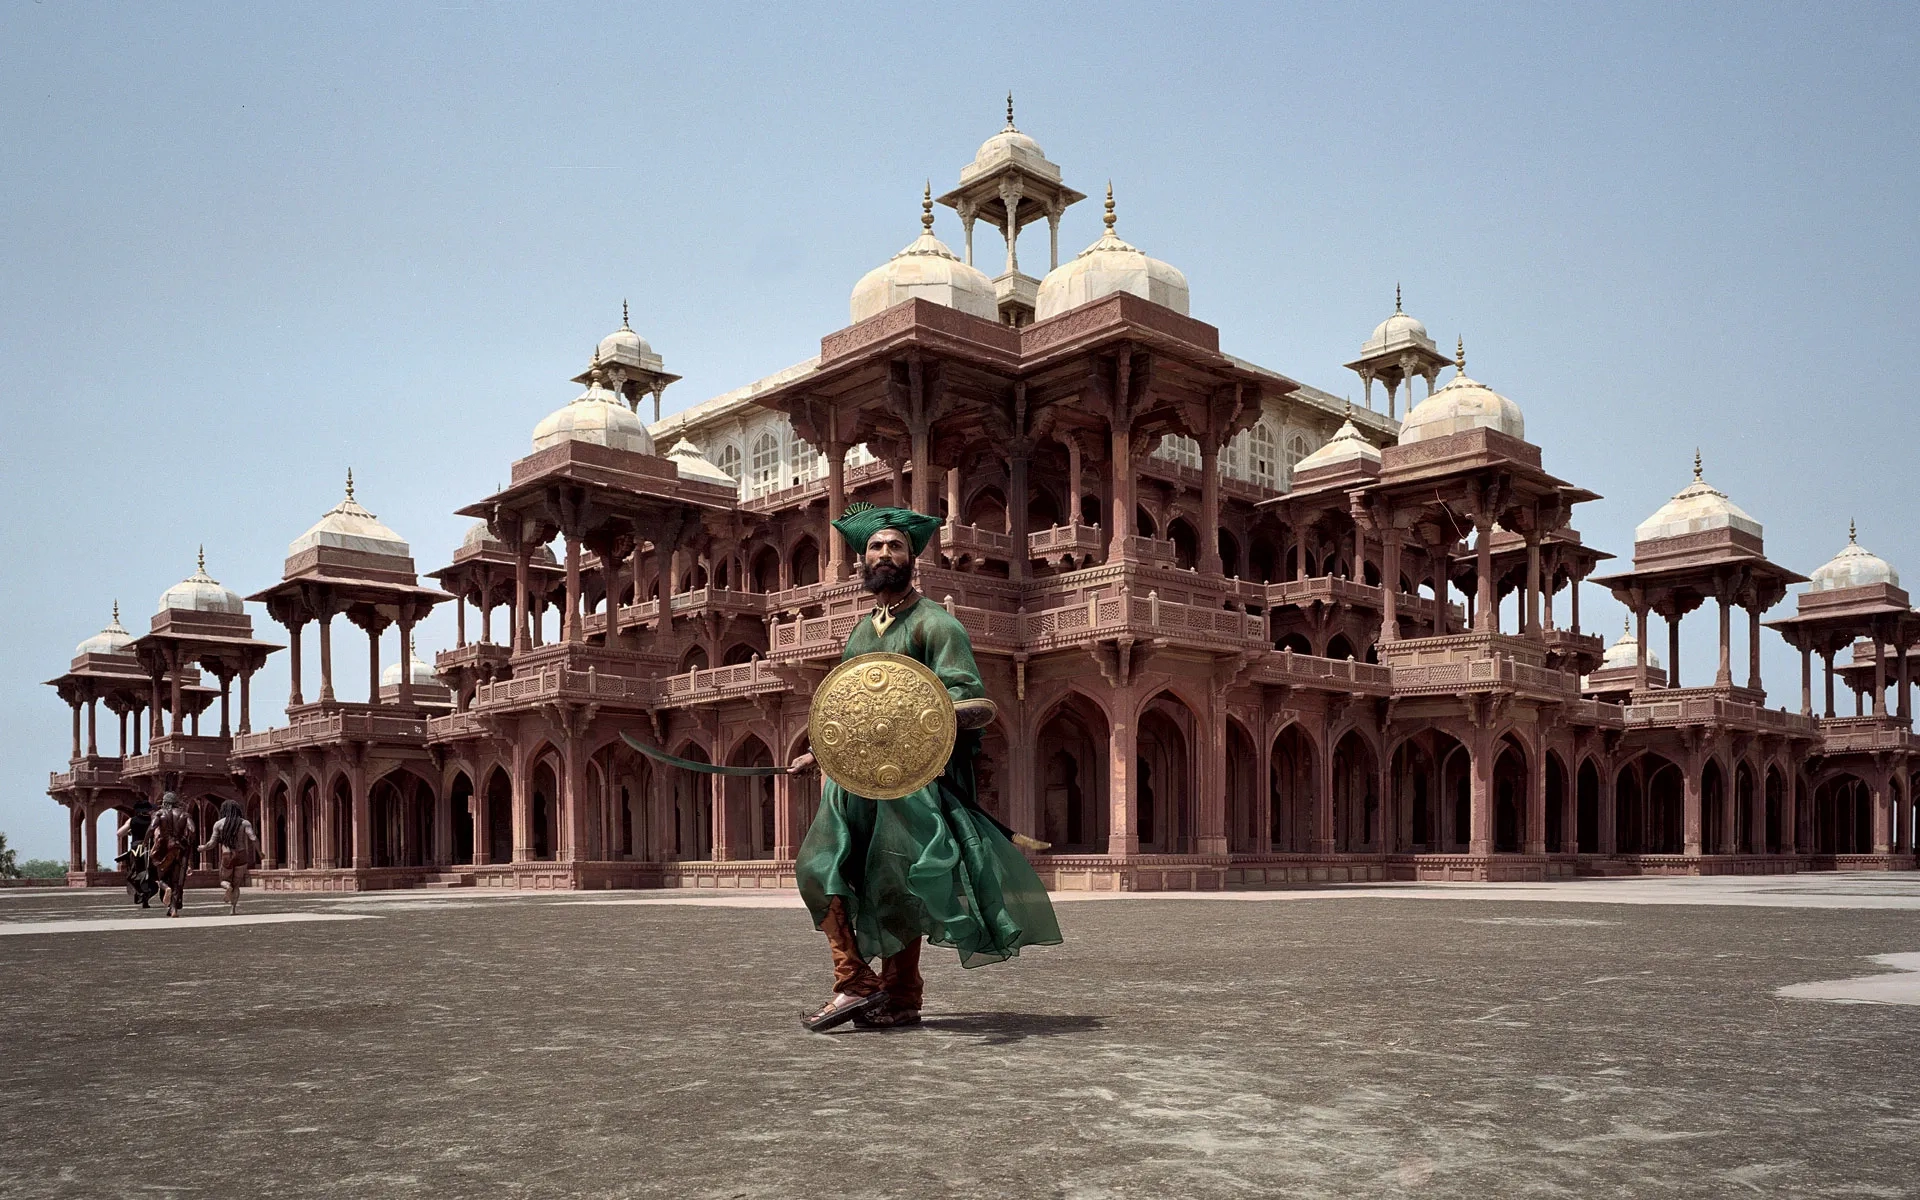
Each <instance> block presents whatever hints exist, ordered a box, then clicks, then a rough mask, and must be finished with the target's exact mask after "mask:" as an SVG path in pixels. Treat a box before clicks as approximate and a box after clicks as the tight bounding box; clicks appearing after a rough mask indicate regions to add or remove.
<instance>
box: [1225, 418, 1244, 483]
mask: <svg viewBox="0 0 1920 1200" xmlns="http://www.w3.org/2000/svg"><path fill="white" fill-rule="evenodd" d="M1246 461H1247V431H1246V430H1244V429H1243V430H1241V431H1240V432H1239V433H1236V434H1234V435H1233V440H1232V441H1230V442H1228V443H1227V444H1226V446H1224V447H1223V448H1222V449H1221V451H1220V473H1221V474H1222V475H1225V476H1227V477H1228V478H1230V479H1245V478H1246V477H1247V469H1246V466H1245V465H1244V464H1245V463H1246Z"/></svg>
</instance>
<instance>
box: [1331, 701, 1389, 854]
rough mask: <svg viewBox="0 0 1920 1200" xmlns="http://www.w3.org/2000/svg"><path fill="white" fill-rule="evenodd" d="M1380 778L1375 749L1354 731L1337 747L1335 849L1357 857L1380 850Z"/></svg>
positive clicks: (1334, 807) (1334, 791)
mask: <svg viewBox="0 0 1920 1200" xmlns="http://www.w3.org/2000/svg"><path fill="white" fill-rule="evenodd" d="M1379 778H1380V770H1379V767H1378V766H1376V765H1375V759H1374V754H1373V747H1372V746H1370V745H1368V744H1367V739H1366V738H1364V737H1362V736H1360V731H1359V730H1357V729H1350V730H1348V731H1347V733H1346V736H1345V737H1342V738H1341V739H1340V740H1339V741H1338V742H1336V743H1334V747H1333V848H1334V850H1335V851H1336V852H1339V853H1342V854H1357V853H1363V852H1368V851H1374V850H1378V849H1379V847H1380V789H1379V784H1378V780H1379Z"/></svg>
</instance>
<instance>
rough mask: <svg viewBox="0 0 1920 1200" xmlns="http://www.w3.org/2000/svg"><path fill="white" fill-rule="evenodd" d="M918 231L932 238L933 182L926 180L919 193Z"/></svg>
mask: <svg viewBox="0 0 1920 1200" xmlns="http://www.w3.org/2000/svg"><path fill="white" fill-rule="evenodd" d="M920 231H921V232H922V233H924V234H926V235H927V236H928V237H932V236H933V180H931V179H929V180H927V186H926V189H925V190H924V191H922V192H921V193H920Z"/></svg>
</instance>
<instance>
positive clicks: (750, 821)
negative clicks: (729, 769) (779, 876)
mask: <svg viewBox="0 0 1920 1200" xmlns="http://www.w3.org/2000/svg"><path fill="white" fill-rule="evenodd" d="M728 764H729V765H730V766H735V767H770V766H772V765H773V751H771V750H769V749H767V744H766V743H765V742H763V741H761V740H760V739H759V738H757V737H755V736H753V735H751V734H749V735H748V736H747V737H746V739H745V740H743V741H742V742H741V743H740V744H739V745H737V746H735V747H734V748H733V757H732V758H730V759H729V760H728ZM722 778H723V779H724V780H725V783H724V785H723V786H724V787H725V789H726V796H727V856H728V857H729V858H772V857H773V776H771V775H727V776H723V777H722Z"/></svg>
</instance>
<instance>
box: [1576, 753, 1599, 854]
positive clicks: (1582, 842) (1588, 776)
mask: <svg viewBox="0 0 1920 1200" xmlns="http://www.w3.org/2000/svg"><path fill="white" fill-rule="evenodd" d="M1573 808H1574V817H1573V827H1574V834H1573V836H1574V849H1575V850H1577V851H1578V852H1579V853H1581V854H1598V853H1600V770H1599V768H1598V767H1595V766H1594V765H1593V760H1592V759H1591V758H1589V759H1587V760H1585V761H1584V762H1582V763H1581V764H1580V773H1579V775H1578V776H1577V777H1576V780H1575V783H1574V802H1573Z"/></svg>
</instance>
